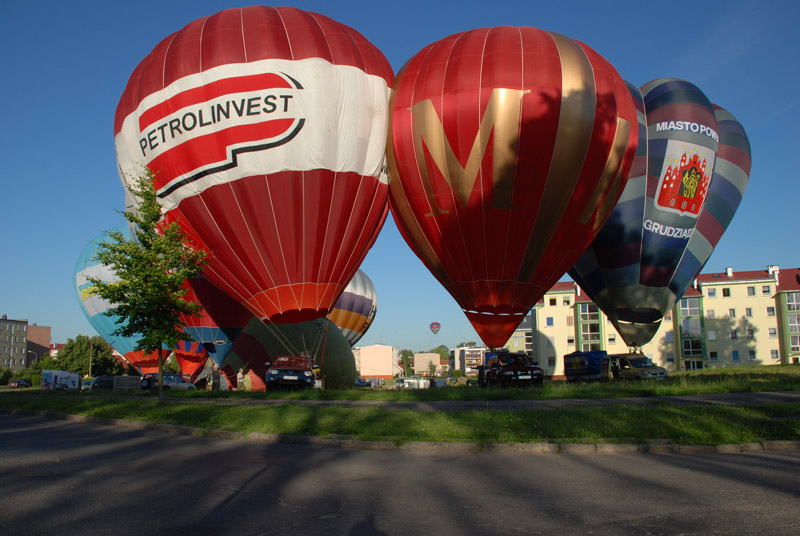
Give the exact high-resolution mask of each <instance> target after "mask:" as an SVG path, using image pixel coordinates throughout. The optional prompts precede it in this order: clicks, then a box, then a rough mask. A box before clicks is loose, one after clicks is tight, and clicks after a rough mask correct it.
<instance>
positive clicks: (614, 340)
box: [608, 333, 617, 344]
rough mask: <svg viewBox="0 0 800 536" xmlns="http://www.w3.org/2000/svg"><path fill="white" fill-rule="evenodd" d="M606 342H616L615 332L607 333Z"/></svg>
mask: <svg viewBox="0 0 800 536" xmlns="http://www.w3.org/2000/svg"><path fill="white" fill-rule="evenodd" d="M608 344H617V335H616V334H615V333H609V334H608Z"/></svg>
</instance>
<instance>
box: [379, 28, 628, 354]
mask: <svg viewBox="0 0 800 536" xmlns="http://www.w3.org/2000/svg"><path fill="white" fill-rule="evenodd" d="M390 107H391V117H390V143H389V147H388V151H387V156H388V163H389V171H390V177H391V180H390V194H389V195H390V206H391V209H392V214H393V216H394V218H395V221H396V222H397V226H398V228H399V229H400V232H401V234H402V235H403V237H404V238H405V240H406V242H408V244H409V245H410V246H411V248H412V249H413V250H414V252H415V253H416V254H417V256H418V257H419V258H420V259H421V260H422V261H423V263H424V264H425V265H426V266H427V267H428V269H429V270H430V271H431V272H432V273H433V274H434V276H435V277H436V278H437V279H438V280H439V282H440V283H441V284H442V285H444V286H445V288H446V289H447V291H448V292H449V293H450V294H451V295H452V296H453V297H454V298H455V300H456V301H457V302H458V304H459V305H460V306H461V308H462V309H463V311H464V312H465V314H466V315H467V317H468V318H469V320H470V321H471V322H472V324H473V326H474V327H475V329H476V330H477V332H478V334H479V335H480V336H481V339H482V340H483V341H484V343H486V344H487V345H488V346H493V347H497V346H501V345H503V344H504V343H505V342H506V341H507V340H508V338H509V336H510V335H511V333H512V332H513V330H514V329H515V328H516V327H517V325H518V324H519V323H520V321H521V320H522V319H523V318H524V316H525V314H527V312H528V311H529V310H530V308H531V307H532V306H533V305H535V304H536V302H537V301H538V300H539V299H540V298H541V297H542V296H543V295H544V293H545V292H546V291H547V290H548V289H549V288H550V287H551V286H552V284H554V283H555V282H556V281H557V280H558V279H559V278H560V277H561V276H562V275H563V274H564V273H565V272H566V271H567V269H568V268H569V267H570V266H571V265H572V264H573V263H574V262H575V259H576V258H577V257H578V256H579V255H580V254H581V253H582V252H583V250H584V249H585V248H586V246H588V245H589V243H590V242H591V241H592V239H593V238H594V236H595V234H596V232H597V230H598V229H599V227H600V225H601V224H602V223H603V222H604V221H605V219H606V217H607V215H608V213H609V212H610V210H611V208H612V207H613V205H614V203H615V201H616V200H617V198H618V197H619V195H620V193H621V192H622V189H623V187H624V185H625V180H626V178H627V172H628V169H629V168H630V165H631V162H632V159H633V156H634V151H635V147H636V140H637V135H638V132H637V129H638V124H637V122H636V111H635V109H634V106H633V102H632V99H631V97H630V94H629V93H628V91H627V89H626V87H625V84H624V83H623V81H622V79H621V78H620V76H619V74H618V73H617V72H616V70H615V69H614V67H612V66H611V64H609V63H608V62H607V61H606V60H605V59H603V58H602V57H601V56H599V55H598V54H597V53H596V52H594V51H593V50H592V49H591V48H589V47H588V46H586V45H584V44H582V43H579V42H577V41H573V40H571V39H569V38H566V37H564V36H561V35H558V34H554V33H548V32H545V31H542V30H537V29H535V28H515V27H499V28H482V29H477V30H472V31H469V32H464V33H461V34H456V35H453V36H450V37H448V38H445V39H443V40H441V41H438V42H436V43H433V44H431V45H429V46H427V47H426V48H424V49H423V50H422V51H420V52H419V53H418V54H416V55H415V56H414V57H413V58H412V59H411V60H409V62H408V63H407V64H406V65H405V67H404V68H403V69H402V71H401V72H400V73H399V74H398V76H397V79H396V81H395V86H394V93H393V96H392V103H391V106H390Z"/></svg>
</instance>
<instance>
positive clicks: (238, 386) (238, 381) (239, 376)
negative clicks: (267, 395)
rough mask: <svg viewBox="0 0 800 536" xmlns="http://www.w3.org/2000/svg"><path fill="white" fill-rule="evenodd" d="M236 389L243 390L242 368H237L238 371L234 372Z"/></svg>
mask: <svg viewBox="0 0 800 536" xmlns="http://www.w3.org/2000/svg"><path fill="white" fill-rule="evenodd" d="M236 390H237V391H244V370H243V369H239V372H238V373H237V374H236Z"/></svg>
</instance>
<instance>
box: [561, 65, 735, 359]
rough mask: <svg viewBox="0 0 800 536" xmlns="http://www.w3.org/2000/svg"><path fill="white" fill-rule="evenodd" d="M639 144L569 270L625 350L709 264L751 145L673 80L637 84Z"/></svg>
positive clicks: (644, 337) (647, 336)
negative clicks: (603, 217) (613, 199)
mask: <svg viewBox="0 0 800 536" xmlns="http://www.w3.org/2000/svg"><path fill="white" fill-rule="evenodd" d="M628 89H629V91H630V92H631V95H632V96H633V98H634V102H635V103H636V107H637V113H638V120H639V124H640V128H639V145H638V149H637V153H636V157H635V158H634V162H633V166H632V168H631V172H630V177H629V179H628V183H627V185H626V187H625V189H624V191H623V193H622V196H621V197H620V199H619V201H618V203H617V205H616V206H615V208H614V210H613V211H612V214H611V216H610V217H609V219H608V221H607V222H606V223H605V225H604V226H603V227H602V229H601V230H600V233H598V235H597V237H596V238H595V240H594V241H593V242H592V244H591V246H590V247H589V248H588V249H587V250H586V252H584V254H583V255H582V256H581V258H580V259H579V260H578V261H577V262H576V263H575V265H574V266H573V267H572V268H571V269H570V271H569V274H570V276H571V277H572V278H573V279H574V280H575V281H576V282H577V283H578V284H579V285H580V286H581V287H582V288H583V289H584V290H585V291H586V293H587V294H588V295H589V296H590V297H591V298H592V299H593V300H594V302H595V303H596V304H597V305H598V306H599V307H600V309H602V310H603V312H604V313H605V314H606V315H607V316H608V318H609V319H610V320H611V322H612V323H613V324H614V327H616V329H617V331H618V332H619V333H620V335H621V336H622V338H623V339H624V340H625V342H626V343H627V344H628V345H629V346H631V347H640V346H642V345H644V344H646V343H647V342H649V341H650V340H651V339H652V337H653V335H654V334H655V333H656V331H657V330H658V328H659V326H660V323H661V320H662V318H663V317H664V315H665V314H666V313H667V312H668V311H669V310H670V309H671V308H672V307H673V306H674V305H675V303H676V302H677V300H679V299H680V298H681V297H682V296H683V294H684V293H685V292H686V290H687V289H688V288H689V286H690V285H691V284H692V281H693V280H694V278H695V276H696V275H697V273H698V272H699V271H700V270H701V269H702V267H703V265H705V263H706V262H707V261H708V258H709V257H710V255H711V253H712V251H713V249H714V246H716V244H717V243H718V242H719V239H720V238H721V236H722V233H723V232H724V231H725V229H726V228H727V226H728V224H729V223H730V221H731V219H732V217H733V215H734V213H735V211H736V209H737V207H738V206H739V202H740V201H741V198H742V195H743V193H744V190H745V187H746V186H747V181H748V176H749V172H750V145H749V142H748V141H747V136H746V134H745V132H744V129H743V128H742V126H741V125H740V124H739V123H738V121H736V120H735V119H734V118H733V116H732V115H731V114H730V113H728V112H727V111H725V110H723V109H722V108H720V107H717V106H714V105H712V104H711V102H710V101H709V100H708V98H707V97H706V96H705V94H703V92H702V91H701V90H700V89H699V88H698V87H697V86H695V85H694V84H692V83H690V82H687V81H685V80H679V79H675V78H662V79H658V80H654V81H653V82H650V83H648V84H646V85H645V86H643V87H642V88H641V89H638V88H636V87H635V86H633V85H631V84H628Z"/></svg>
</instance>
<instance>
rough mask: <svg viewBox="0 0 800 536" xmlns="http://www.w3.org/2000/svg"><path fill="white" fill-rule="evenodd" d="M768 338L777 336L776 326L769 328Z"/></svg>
mask: <svg viewBox="0 0 800 536" xmlns="http://www.w3.org/2000/svg"><path fill="white" fill-rule="evenodd" d="M769 338H770V339H777V338H778V328H769Z"/></svg>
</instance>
